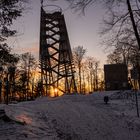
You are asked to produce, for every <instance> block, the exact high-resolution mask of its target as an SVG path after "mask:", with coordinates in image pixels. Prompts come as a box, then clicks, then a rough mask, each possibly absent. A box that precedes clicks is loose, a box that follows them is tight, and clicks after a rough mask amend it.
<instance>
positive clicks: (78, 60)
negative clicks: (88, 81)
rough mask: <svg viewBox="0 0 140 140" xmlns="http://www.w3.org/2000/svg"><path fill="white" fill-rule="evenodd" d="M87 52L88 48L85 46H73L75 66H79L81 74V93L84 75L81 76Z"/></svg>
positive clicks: (79, 73)
mask: <svg viewBox="0 0 140 140" xmlns="http://www.w3.org/2000/svg"><path fill="white" fill-rule="evenodd" d="M85 53H86V49H84V48H83V46H77V47H75V48H73V58H74V63H75V66H76V67H77V68H78V75H79V84H80V85H79V92H80V93H81V91H82V90H81V89H82V87H81V85H82V76H81V70H82V60H83V57H84V55H85Z"/></svg>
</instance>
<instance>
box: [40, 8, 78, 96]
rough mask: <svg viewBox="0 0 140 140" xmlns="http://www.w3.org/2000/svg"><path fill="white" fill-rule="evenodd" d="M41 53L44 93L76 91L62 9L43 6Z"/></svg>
mask: <svg viewBox="0 0 140 140" xmlns="http://www.w3.org/2000/svg"><path fill="white" fill-rule="evenodd" d="M39 53H40V65H41V85H42V89H43V90H42V91H43V93H42V94H44V95H50V94H51V92H62V93H73V92H76V91H77V90H76V84H75V79H74V65H73V59H72V51H71V46H70V42H69V38H68V33H67V28H66V23H65V19H64V15H63V14H62V10H61V9H59V10H55V11H53V12H47V10H44V7H43V6H41V20H40V52H39Z"/></svg>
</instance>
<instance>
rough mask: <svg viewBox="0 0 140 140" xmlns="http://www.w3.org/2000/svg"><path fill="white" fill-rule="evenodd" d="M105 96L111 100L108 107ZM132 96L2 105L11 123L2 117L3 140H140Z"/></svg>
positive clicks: (116, 94) (44, 99) (69, 97)
mask: <svg viewBox="0 0 140 140" xmlns="http://www.w3.org/2000/svg"><path fill="white" fill-rule="evenodd" d="M105 95H108V96H109V97H110V101H109V103H108V104H107V105H106V104H105V103H104V101H103V97H104V96H105ZM131 95H132V94H130V92H128V91H125V92H119V91H114V92H97V93H94V94H90V95H64V96H61V97H57V98H48V97H42V98H38V99H36V100H35V101H28V102H21V103H18V104H9V105H3V104H1V105H0V110H2V109H4V110H5V112H6V115H5V116H6V117H7V118H8V119H5V117H2V116H0V140H140V118H138V117H137V112H136V107H135V96H133V95H132V97H130V96H131ZM127 98H128V99H127ZM139 104H140V103H139Z"/></svg>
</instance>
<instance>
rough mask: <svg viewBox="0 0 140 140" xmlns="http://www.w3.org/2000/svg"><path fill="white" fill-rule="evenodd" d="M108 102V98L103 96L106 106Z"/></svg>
mask: <svg viewBox="0 0 140 140" xmlns="http://www.w3.org/2000/svg"><path fill="white" fill-rule="evenodd" d="M108 101H109V97H108V96H104V102H105V103H106V104H107V103H108Z"/></svg>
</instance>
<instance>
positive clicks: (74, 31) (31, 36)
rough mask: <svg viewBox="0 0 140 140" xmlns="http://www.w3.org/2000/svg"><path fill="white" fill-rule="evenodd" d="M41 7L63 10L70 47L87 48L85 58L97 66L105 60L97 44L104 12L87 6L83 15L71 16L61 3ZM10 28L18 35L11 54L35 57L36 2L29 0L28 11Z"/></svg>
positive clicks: (66, 4)
mask: <svg viewBox="0 0 140 140" xmlns="http://www.w3.org/2000/svg"><path fill="white" fill-rule="evenodd" d="M44 2H45V3H44V4H56V5H59V6H60V7H61V8H62V9H63V10H64V11H63V13H64V16H65V21H66V25H67V31H68V35H69V39H70V43H71V47H72V48H73V47H76V46H78V45H81V46H83V47H84V48H86V49H87V53H86V55H87V56H93V57H95V58H97V59H98V60H100V61H101V64H103V63H105V62H106V61H105V60H106V54H104V51H103V50H104V48H103V47H102V46H101V45H100V41H101V40H100V37H99V34H98V32H99V30H100V28H101V23H102V19H103V16H104V15H105V12H104V10H103V9H102V7H101V6H100V5H96V6H93V5H92V6H90V7H88V8H87V9H86V11H85V15H79V14H78V13H74V11H72V10H71V9H68V10H65V9H67V7H68V3H66V2H65V1H64V0H58V2H53V3H52V2H49V0H48V1H47V0H46V1H45V0H44ZM14 28H15V29H16V30H18V32H19V33H18V34H19V35H18V36H17V37H15V38H13V39H12V40H11V42H10V45H11V46H14V47H13V51H14V52H16V53H23V52H27V51H31V53H33V54H34V55H35V56H36V57H37V58H38V55H39V52H38V51H39V30H40V0H30V3H29V5H28V8H27V9H26V11H25V12H24V15H23V17H20V18H19V19H18V20H17V21H16V22H15V23H14Z"/></svg>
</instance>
